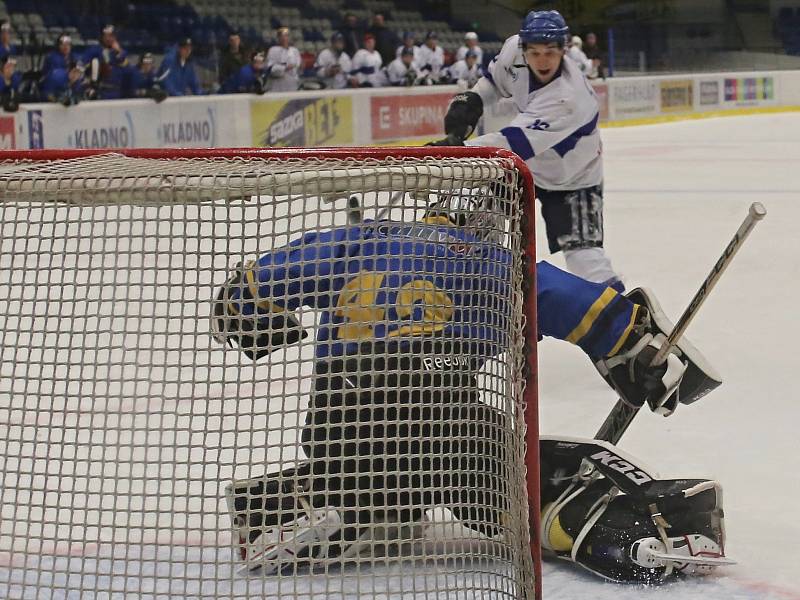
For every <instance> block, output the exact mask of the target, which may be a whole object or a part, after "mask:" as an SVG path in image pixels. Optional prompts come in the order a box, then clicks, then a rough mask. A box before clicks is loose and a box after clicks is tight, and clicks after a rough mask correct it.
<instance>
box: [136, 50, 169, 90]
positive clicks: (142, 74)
mask: <svg viewBox="0 0 800 600" xmlns="http://www.w3.org/2000/svg"><path fill="white" fill-rule="evenodd" d="M128 96H131V97H134V98H152V99H153V100H155V101H156V102H161V101H162V100H164V99H166V97H167V92H165V91H164V89H163V88H162V87H161V81H160V80H159V79H157V78H156V69H155V62H154V60H153V55H152V54H150V53H149V52H145V53H144V54H143V55H142V58H141V59H140V60H139V67H138V68H137V69H135V70H134V71H133V74H132V76H131V91H130V93H129V94H128Z"/></svg>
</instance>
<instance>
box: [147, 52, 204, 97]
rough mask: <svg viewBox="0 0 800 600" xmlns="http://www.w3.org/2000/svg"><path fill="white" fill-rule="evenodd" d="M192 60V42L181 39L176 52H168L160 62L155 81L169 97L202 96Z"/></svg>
mask: <svg viewBox="0 0 800 600" xmlns="http://www.w3.org/2000/svg"><path fill="white" fill-rule="evenodd" d="M191 58H192V40H191V38H183V39H181V40H180V41H179V42H178V48H177V50H174V49H173V50H170V51H169V52H168V53H167V54H166V55H165V56H164V60H163V61H161V66H160V67H159V69H158V75H157V77H156V78H157V79H159V80H160V81H161V86H162V87H163V88H164V91H165V92H167V94H168V95H170V96H199V95H200V94H202V93H203V92H202V90H201V89H200V82H199V81H198V80H197V73H196V72H195V70H194V63H193V62H192V60H191Z"/></svg>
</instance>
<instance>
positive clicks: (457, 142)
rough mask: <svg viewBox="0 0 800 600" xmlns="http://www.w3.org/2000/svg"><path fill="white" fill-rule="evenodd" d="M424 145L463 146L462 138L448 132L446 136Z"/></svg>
mask: <svg viewBox="0 0 800 600" xmlns="http://www.w3.org/2000/svg"><path fill="white" fill-rule="evenodd" d="M425 145H426V146H463V145H464V140H463V139H462V138H460V137H458V136H456V135H453V134H450V135H448V136H447V137H446V138H444V139H441V140H436V141H435V142H428V143H427V144H425Z"/></svg>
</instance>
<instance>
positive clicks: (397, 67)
mask: <svg viewBox="0 0 800 600" xmlns="http://www.w3.org/2000/svg"><path fill="white" fill-rule="evenodd" d="M386 78H387V79H388V80H389V85H394V86H409V85H416V84H417V79H418V78H419V67H418V66H417V63H415V62H414V51H413V50H412V49H411V48H405V47H404V48H403V49H402V50H401V52H400V56H398V57H397V58H395V59H394V60H393V61H392V62H390V63H389V66H388V67H386Z"/></svg>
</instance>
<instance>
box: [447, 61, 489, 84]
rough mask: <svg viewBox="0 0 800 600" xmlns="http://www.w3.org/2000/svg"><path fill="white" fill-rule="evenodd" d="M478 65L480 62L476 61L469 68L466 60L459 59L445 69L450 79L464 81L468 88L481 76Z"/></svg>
mask: <svg viewBox="0 0 800 600" xmlns="http://www.w3.org/2000/svg"><path fill="white" fill-rule="evenodd" d="M479 65H480V63H478V62H477V61H476V62H475V64H474V65H472V68H471V69H470V68H469V65H467V61H465V60H459V61H458V62H455V63H453V64H452V65H451V66H449V67H448V68H447V69H445V71H446V72H447V74H448V76H449V77H450V79H453V80H455V81H464V82H466V84H467V87H468V88H470V87H472V86H473V85H475V84H476V83H477V82H478V79H480V78H481V68H480V66H479Z"/></svg>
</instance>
